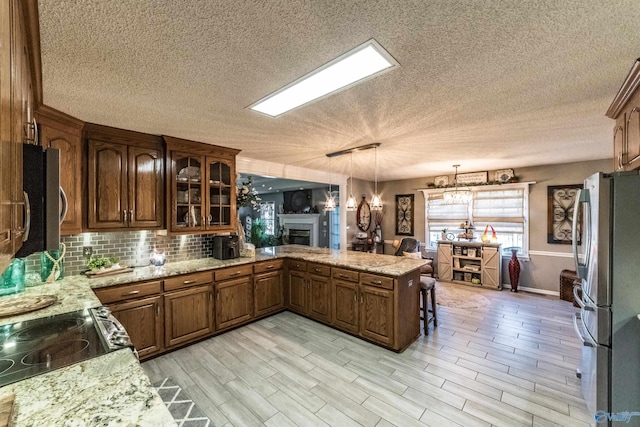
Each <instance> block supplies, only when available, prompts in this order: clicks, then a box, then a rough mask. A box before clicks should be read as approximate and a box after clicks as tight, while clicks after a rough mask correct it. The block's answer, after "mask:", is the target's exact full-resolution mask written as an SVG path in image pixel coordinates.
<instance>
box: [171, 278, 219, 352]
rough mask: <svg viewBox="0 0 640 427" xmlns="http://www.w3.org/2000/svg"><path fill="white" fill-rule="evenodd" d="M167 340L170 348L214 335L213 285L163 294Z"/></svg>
mask: <svg viewBox="0 0 640 427" xmlns="http://www.w3.org/2000/svg"><path fill="white" fill-rule="evenodd" d="M164 313H165V314H164V337H165V341H164V342H165V345H166V346H167V347H171V346H175V345H178V344H183V343H186V342H189V341H192V340H194V339H196V338H200V337H203V336H206V335H209V334H211V333H213V304H212V293H211V285H204V286H196V287H193V288H189V289H185V290H183V291H178V292H171V293H165V294H164Z"/></svg>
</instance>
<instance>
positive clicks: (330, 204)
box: [324, 157, 336, 212]
mask: <svg viewBox="0 0 640 427" xmlns="http://www.w3.org/2000/svg"><path fill="white" fill-rule="evenodd" d="M331 172H332V170H331V157H329V194H328V195H327V200H326V202H325V203H324V210H325V212H331V211H335V210H336V199H334V198H333V192H332V191H331V180H332V179H333V177H332V176H331Z"/></svg>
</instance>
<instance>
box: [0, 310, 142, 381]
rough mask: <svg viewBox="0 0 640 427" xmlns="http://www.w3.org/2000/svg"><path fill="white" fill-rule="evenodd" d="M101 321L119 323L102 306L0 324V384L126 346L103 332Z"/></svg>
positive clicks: (124, 332) (123, 342)
mask: <svg viewBox="0 0 640 427" xmlns="http://www.w3.org/2000/svg"><path fill="white" fill-rule="evenodd" d="M103 322H109V324H110V325H111V324H116V325H119V324H118V322H117V320H115V318H114V317H113V316H111V315H110V313H109V311H108V310H107V309H106V307H101V308H100V309H99V310H94V309H86V310H80V311H75V312H72V313H65V314H60V315H56V316H51V317H45V318H41V319H34V320H28V321H24V322H18V323H14V324H13V325H5V326H0V387H1V386H4V385H6V384H10V383H12V382H15V381H19V380H22V379H25V378H29V377H32V376H34V375H38V374H42V373H45V372H48V371H51V370H54V369H58V368H62V367H64V366H68V365H71V364H74V363H77V362H81V361H83V360H87V359H90V358H92V357H96V356H100V355H102V354H105V353H108V352H109V351H113V350H117V349H120V348H124V347H128V346H130V344H131V342H130V341H129V340H128V336H126V331H124V328H122V326H121V325H120V326H119V328H121V332H120V335H124V336H126V340H125V339H123V340H122V345H119V346H118V345H114V343H113V339H112V337H110V336H107V335H104V336H103V332H101V331H103V330H104V326H103V325H102V323H103Z"/></svg>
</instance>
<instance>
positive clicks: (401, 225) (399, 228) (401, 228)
mask: <svg viewBox="0 0 640 427" xmlns="http://www.w3.org/2000/svg"><path fill="white" fill-rule="evenodd" d="M414 216H415V215H414V196H413V194H396V235H398V236H413V220H414Z"/></svg>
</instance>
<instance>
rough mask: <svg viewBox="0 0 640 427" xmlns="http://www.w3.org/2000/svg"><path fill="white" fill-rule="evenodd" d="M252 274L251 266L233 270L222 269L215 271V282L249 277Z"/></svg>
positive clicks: (247, 265)
mask: <svg viewBox="0 0 640 427" xmlns="http://www.w3.org/2000/svg"><path fill="white" fill-rule="evenodd" d="M251 273H253V265H251V264H245V265H239V266H237V267H233V268H223V269H220V270H216V271H215V278H216V282H220V281H222V280H227V279H234V278H236V277H240V276H250V275H251Z"/></svg>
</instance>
